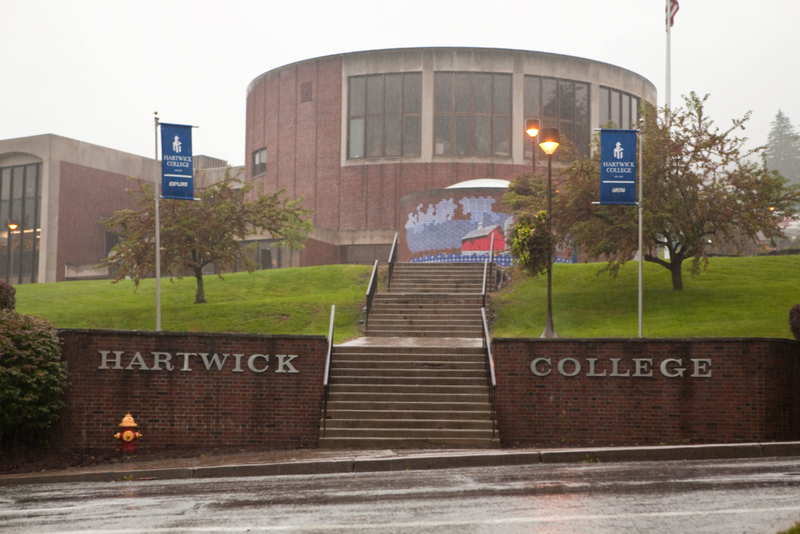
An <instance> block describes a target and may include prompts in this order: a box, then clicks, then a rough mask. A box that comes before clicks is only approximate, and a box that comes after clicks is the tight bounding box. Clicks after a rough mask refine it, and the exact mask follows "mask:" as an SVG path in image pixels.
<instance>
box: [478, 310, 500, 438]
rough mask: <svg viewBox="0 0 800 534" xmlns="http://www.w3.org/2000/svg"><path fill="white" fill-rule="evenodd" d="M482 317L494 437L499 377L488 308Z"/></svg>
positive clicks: (482, 313) (482, 312)
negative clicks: (495, 370)
mask: <svg viewBox="0 0 800 534" xmlns="http://www.w3.org/2000/svg"><path fill="white" fill-rule="evenodd" d="M481 318H482V319H483V349H484V355H485V356H486V368H487V369H488V371H489V372H488V376H487V382H488V383H489V401H490V402H491V405H492V439H494V435H495V432H496V430H497V406H496V405H495V390H496V389H497V377H496V376H495V373H494V358H493V357H492V340H491V338H490V337H489V324H488V323H487V322H486V308H481Z"/></svg>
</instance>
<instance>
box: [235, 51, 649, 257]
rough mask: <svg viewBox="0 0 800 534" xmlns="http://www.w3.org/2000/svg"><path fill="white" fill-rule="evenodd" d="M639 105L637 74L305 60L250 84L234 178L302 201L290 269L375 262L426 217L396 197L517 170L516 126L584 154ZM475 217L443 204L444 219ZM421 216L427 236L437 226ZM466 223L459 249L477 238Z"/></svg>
mask: <svg viewBox="0 0 800 534" xmlns="http://www.w3.org/2000/svg"><path fill="white" fill-rule="evenodd" d="M642 100H646V101H649V102H651V103H654V102H655V101H656V90H655V87H654V86H653V84H652V83H650V82H649V81H648V80H647V79H645V78H643V77H642V76H640V75H638V74H636V73H633V72H631V71H628V70H625V69H623V68H620V67H616V66H614V65H609V64H606V63H601V62H597V61H591V60H588V59H582V58H576V57H570V56H562V55H558V54H548V53H542V52H530V51H524V50H500V49H476V48H413V49H397V50H378V51H368V52H355V53H349V54H339V55H333V56H327V57H322V58H316V59H309V60H306V61H301V62H298V63H293V64H290V65H286V66H283V67H279V68H277V69H273V70H271V71H268V72H266V73H264V74H262V75H261V76H259V77H258V78H256V79H255V80H253V81H252V82H251V83H250V86H249V87H248V90H247V135H246V152H247V156H248V157H247V160H246V161H247V164H246V179H247V180H249V181H253V182H255V184H256V185H257V186H259V187H262V186H263V187H264V188H265V189H266V191H268V192H272V191H275V190H278V189H286V191H287V193H288V195H289V196H290V197H292V198H296V197H299V196H301V195H302V196H304V197H305V206H306V207H307V208H309V209H311V210H313V212H314V213H313V215H312V218H313V222H314V232H313V234H312V235H311V239H309V241H308V243H307V244H306V248H305V250H303V251H302V253H301V254H300V258H299V260H298V261H297V263H295V262H294V261H293V262H292V263H293V264H300V265H323V264H331V263H371V262H372V261H374V259H379V260H381V261H386V259H387V257H388V254H389V249H390V247H391V243H392V239H393V237H394V234H395V233H396V232H401V236H402V237H401V239H405V238H407V233H406V232H405V231H404V229H405V228H406V227H407V224H410V223H411V222H414V221H416V222H414V224H415V225H417V226H418V225H419V224H420V221H419V215H420V212H423V213H425V214H428V213H429V212H428V206H422V207H421V208H420V209H419V210H417V209H414V210H412V211H410V212H409V209H411V208H409V206H410V204H409V202H411V203H413V201H411V200H410V199H407V200H406V201H405V202H404V201H403V199H404V198H406V197H409V196H410V195H416V194H420V193H423V192H426V191H431V192H433V191H437V190H442V189H445V188H447V187H449V186H452V185H454V184H459V183H461V182H466V181H470V180H477V179H495V180H512V179H513V178H514V177H515V176H516V175H517V174H520V173H523V172H529V171H530V169H531V157H532V149H531V142H530V140H529V138H528V137H527V135H526V134H525V132H524V124H525V120H526V119H529V118H538V119H539V120H540V121H541V125H542V127H543V128H559V129H560V130H561V133H562V135H565V136H566V137H567V138H568V139H569V140H570V141H571V142H572V143H573V144H574V145H575V148H576V151H577V152H578V153H581V154H588V152H589V142H590V138H591V134H592V130H593V129H594V128H598V127H600V126H601V125H604V124H606V123H607V122H608V121H609V120H612V121H614V123H615V124H616V125H617V126H618V127H621V128H628V127H630V126H631V125H633V124H635V122H636V119H637V110H638V105H639V103H640V101H642ZM537 152H538V154H537V161H538V162H540V163H542V164H544V162H545V161H546V160H545V157H544V156H543V154H542V153H541V152H540V151H539V150H538V149H537ZM494 191H495V192H497V189H494ZM423 196H425V195H423ZM428 196H430V195H428ZM473 197H474V198H476V199H479V198H481V195H480V194H479V193H478V194H477V196H475V195H472V196H470V197H469V198H473ZM426 198H427V197H426ZM492 200H494V201H498V200H499V197H498V198H494V197H493V198H492ZM476 202H478V203H481V201H476ZM484 202H485V200H484ZM476 205H477V204H475V203H474V202H471V201H468V202H467V204H466V205H465V204H463V203H462V204H458V202H457V201H456V205H455V210H462V211H463V210H464V209H475V208H474V207H475V206H476ZM498 205H499V204H498ZM467 206H470V208H468V207H467ZM412 208H417V205H414V206H412ZM431 208H432V209H433V210H434V212H431V215H433V218H432V219H431V224H435V221H436V220H439V219H442V217H443V215H442V214H439V215H437V214H436V213H435V209H436V206H435V205H434V204H431ZM466 213H467V212H466V211H465V212H464V214H466ZM461 215H463V214H461ZM461 215H458V216H457V218H458V219H459V220H460V219H464V218H468V219H469V218H470V216H468V215H467V216H466V217H462V216H461ZM415 217H417V218H416V219H414V218H415ZM445 218H446V217H445ZM471 218H472V219H474V225H475V228H473V229H471V230H469V231H468V232H466V233H465V236H466V235H467V234H470V235H471V233H472V232H474V231H477V230H479V229H480V228H486V227H487V226H486V221H483V220H478V219H479V217H471ZM419 230H420V229H419V228H415V231H419ZM478 233H480V232H478ZM476 235H477V234H476ZM428 241H429V240H425V242H426V243H427V242H428ZM431 246H433V247H434V248H433V249H432V250H444V249H450V248H452V247H449V246H441V247H438V246H436V244H432V245H431ZM412 248H419V246H418V244H412V245H411V246H409V243H408V242H406V243H401V250H404V251H406V252H410V251H411V249H412ZM420 254H423V255H424V251H422V252H420ZM412 256H413V255H412ZM405 259H406V260H408V259H409V258H405Z"/></svg>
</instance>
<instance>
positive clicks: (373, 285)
mask: <svg viewBox="0 0 800 534" xmlns="http://www.w3.org/2000/svg"><path fill="white" fill-rule="evenodd" d="M377 293H378V260H375V265H373V266H372V276H370V277H369V286H367V317H366V318H365V319H364V326H366V327H368V326H369V312H371V311H372V301H373V300H375V295H376V294H377Z"/></svg>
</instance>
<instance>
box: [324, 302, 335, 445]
mask: <svg viewBox="0 0 800 534" xmlns="http://www.w3.org/2000/svg"><path fill="white" fill-rule="evenodd" d="M335 315H336V306H335V305H334V306H331V326H330V327H329V328H328V356H327V358H326V359H325V375H324V376H323V378H322V389H323V390H324V395H323V397H322V437H323V438H324V437H325V429H326V426H327V422H328V393H329V390H330V381H331V355H332V354H333V318H334V316H335Z"/></svg>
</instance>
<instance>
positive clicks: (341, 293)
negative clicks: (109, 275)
mask: <svg viewBox="0 0 800 534" xmlns="http://www.w3.org/2000/svg"><path fill="white" fill-rule="evenodd" d="M601 267H602V264H576V265H561V264H559V265H555V266H554V268H553V322H554V324H555V327H556V332H557V333H558V335H559V336H560V337H636V335H637V332H638V326H637V324H638V323H637V310H638V308H637V270H638V265H637V264H636V263H634V262H631V263H629V264H627V265H626V266H624V267H623V268H622V270H621V271H620V274H619V276H618V277H617V278H611V277H610V276H609V275H607V274H600V275H597V272H598V270H599V269H600V268H601ZM644 267H645V268H644V335H645V336H646V337H672V338H680V337H779V338H792V335H791V332H790V331H789V326H788V315H789V309H790V308H791V307H792V306H793V305H794V304H797V303H798V302H800V256H778V257H755V258H712V259H711V260H710V263H709V266H708V270H707V271H705V272H703V273H702V274H701V275H700V276H697V277H693V276H691V275H690V274H688V272H686V273H685V274H684V287H685V289H684V290H683V291H672V286H671V284H670V278H669V272H668V271H667V270H666V269H664V268H662V267H659V266H657V265H652V264H645V266H644ZM369 275H370V267H369V266H359V265H331V266H324V267H303V268H295V269H276V270H266V271H256V272H254V273H252V274H247V273H236V274H228V275H225V279H224V280H220V279H219V278H217V277H216V276H208V277H206V279H205V280H206V284H205V286H206V298H207V299H208V304H200V305H197V304H194V291H195V281H194V278H184V279H183V280H175V281H174V282H172V283H170V282H169V281H168V280H166V279H165V280H164V281H163V282H162V284H161V287H162V329H163V330H166V331H207V332H247V333H263V334H316V335H327V331H328V323H329V321H330V307H331V305H332V304H335V305H336V336H335V337H336V341H337V342H341V341H344V340H346V339H350V338H354V337H358V325H357V323H358V321H359V319H361V318H362V317H363V316H362V308H363V306H364V295H365V292H366V286H367V283H368V281H369ZM512 275H513V279H512V282H511V283H510V284H508V285H506V286H505V287H504V288H503V290H502V291H501V292H499V293H496V294H494V296H493V298H492V302H493V308H494V310H495V312H496V314H497V321H496V323H495V325H494V335H495V336H498V337H539V336H540V335H541V333H542V330H543V329H544V324H545V305H546V286H545V277H538V278H528V277H525V276H524V275H522V274H520V273H516V272H514V273H512ZM16 289H17V309H18V310H19V311H21V312H23V313H30V314H34V315H40V316H42V317H46V318H47V319H49V320H50V321H51V322H52V323H53V324H55V325H56V326H58V327H63V328H119V329H131V330H154V329H155V281H154V280H145V281H144V282H143V283H142V285H141V286H140V287H139V289H138V290H137V291H135V292H134V285H133V283H132V282H120V283H118V284H111V283H110V282H108V281H105V280H101V281H87V282H66V283H57V284H27V285H20V286H17V287H16Z"/></svg>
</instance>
